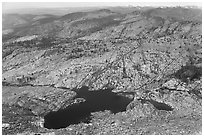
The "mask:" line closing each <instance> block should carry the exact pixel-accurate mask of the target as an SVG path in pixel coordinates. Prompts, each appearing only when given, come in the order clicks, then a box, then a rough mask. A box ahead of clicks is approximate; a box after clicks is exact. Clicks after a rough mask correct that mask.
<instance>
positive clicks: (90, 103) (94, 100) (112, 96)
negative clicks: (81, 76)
mask: <svg viewBox="0 0 204 137" xmlns="http://www.w3.org/2000/svg"><path fill="white" fill-rule="evenodd" d="M75 92H76V93H77V94H78V95H77V97H80V98H84V99H85V100H86V101H85V102H83V103H79V104H74V105H71V106H69V107H67V108H66V109H63V110H59V111H57V112H50V113H49V114H47V115H46V116H45V117H44V119H45V123H44V127H45V128H48V129H59V128H65V127H67V126H69V125H70V124H77V123H80V122H85V123H89V121H90V119H91V118H90V116H91V112H97V111H104V110H110V111H111V112H112V113H118V112H122V111H125V110H126V106H127V105H128V104H129V103H130V102H131V101H132V100H131V99H130V98H127V97H124V96H120V95H117V94H116V93H113V92H111V89H106V90H98V91H89V90H88V88H87V87H82V88H81V89H78V90H75Z"/></svg>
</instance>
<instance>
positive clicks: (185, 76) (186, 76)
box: [174, 65, 202, 82]
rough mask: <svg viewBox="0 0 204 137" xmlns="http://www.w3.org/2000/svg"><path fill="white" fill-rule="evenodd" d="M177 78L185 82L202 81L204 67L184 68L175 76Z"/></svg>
mask: <svg viewBox="0 0 204 137" xmlns="http://www.w3.org/2000/svg"><path fill="white" fill-rule="evenodd" d="M174 75H175V77H176V78H178V79H180V80H181V81H183V82H188V81H189V80H190V81H191V80H194V79H200V77H201V76H202V67H196V66H193V65H191V66H183V67H182V68H181V69H179V70H178V71H177V72H176V73H175V74H174Z"/></svg>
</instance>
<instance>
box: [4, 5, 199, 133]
mask: <svg viewBox="0 0 204 137" xmlns="http://www.w3.org/2000/svg"><path fill="white" fill-rule="evenodd" d="M123 10H124V12H123ZM201 18H202V11H201V10H200V9H195V8H186V7H172V8H169V7H166V8H153V7H132V8H130V9H125V8H121V7H115V8H109V9H97V10H94V11H87V12H74V13H68V14H65V15H63V16H56V15H50V14H43V15H19V14H15V15H14V14H12V15H11V14H7V15H3V45H2V84H3V89H2V96H3V97H2V99H3V100H2V103H3V106H2V107H3V110H2V113H3V117H2V121H3V123H5V124H4V125H5V126H4V127H3V134H106V135H107V134H113V135H114V134H126V135H127V134H135V135H139V134H145V135H149V134H151V135H152V134H157V135H161V134H163V135H169V134H171V135H173V134H177V135H178V134H179V135H181V134H182V135H183V134H185V135H186V134H191V135H192V134H193V135H195V134H201V126H202V105H201V104H202V103H201V102H202V84H201V83H202V20H201ZM82 114H83V115H82ZM24 116H25V117H24ZM75 118H77V119H75ZM26 121H29V122H26ZM54 121H55V122H56V123H55V122H54ZM19 124H20V125H21V126H18V125H19Z"/></svg>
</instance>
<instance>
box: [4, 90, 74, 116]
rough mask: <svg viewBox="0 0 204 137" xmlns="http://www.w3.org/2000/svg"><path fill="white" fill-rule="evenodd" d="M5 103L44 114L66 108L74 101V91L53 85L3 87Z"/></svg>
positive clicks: (40, 114) (37, 113) (36, 113)
mask: <svg viewBox="0 0 204 137" xmlns="http://www.w3.org/2000/svg"><path fill="white" fill-rule="evenodd" d="M3 96H4V98H3V103H4V104H9V105H17V106H20V107H23V108H26V109H28V110H30V111H32V113H34V114H35V115H39V116H43V115H46V114H47V113H49V112H50V111H57V110H59V109H61V108H66V107H67V106H69V105H70V104H71V103H73V102H74V98H75V96H76V93H75V92H74V91H69V90H64V89H56V88H52V87H31V86H25V87H3Z"/></svg>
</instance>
